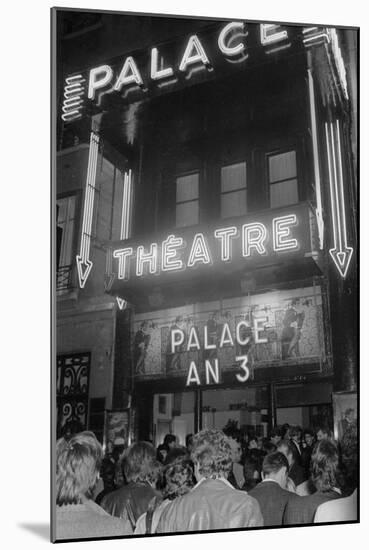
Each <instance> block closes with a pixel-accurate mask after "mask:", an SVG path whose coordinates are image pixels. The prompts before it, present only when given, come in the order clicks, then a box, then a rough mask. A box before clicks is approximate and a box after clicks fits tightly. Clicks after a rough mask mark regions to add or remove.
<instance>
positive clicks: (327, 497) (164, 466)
mask: <svg viewBox="0 0 369 550" xmlns="http://www.w3.org/2000/svg"><path fill="white" fill-rule="evenodd" d="M356 430H357V428H356V424H353V425H352V426H350V427H349V428H348V429H347V430H346V432H345V433H344V435H343V437H342V439H341V440H340V441H339V442H337V441H335V440H334V439H333V437H332V434H331V432H330V431H329V430H327V429H324V428H319V429H318V430H310V429H306V430H302V429H301V428H300V427H298V426H289V425H284V426H282V427H276V428H273V429H272V430H271V432H270V434H269V437H268V438H264V437H256V436H254V435H250V434H247V433H244V432H240V431H237V430H233V431H231V432H230V431H227V430H224V431H223V430H216V429H210V430H203V431H201V432H199V433H197V434H195V435H192V434H189V435H188V436H187V437H186V446H181V445H179V444H178V439H177V437H176V436H175V435H174V434H167V435H166V436H165V438H164V441H163V443H162V444H160V445H159V446H158V448H157V449H155V447H154V446H153V445H152V443H150V442H146V441H140V442H136V443H134V444H132V445H131V446H129V447H127V448H126V447H125V445H124V441H123V440H121V441H117V442H115V443H116V444H115V445H114V447H113V448H108V449H107V450H106V452H105V455H103V450H102V447H101V445H100V443H99V442H98V441H97V439H96V437H95V435H94V434H93V433H92V432H87V431H84V432H80V433H77V434H75V435H72V436H68V437H67V438H66V437H63V438H61V439H59V440H58V442H57V446H56V470H57V475H56V504H57V506H56V537H57V539H58V540H61V539H78V538H98V537H107V536H109V537H111V536H127V535H131V534H138V535H144V534H152V533H170V532H191V531H203V530H214V529H232V528H250V527H262V526H281V525H304V524H312V523H321V522H335V521H355V520H356V519H357V511H356V505H357V432H356Z"/></svg>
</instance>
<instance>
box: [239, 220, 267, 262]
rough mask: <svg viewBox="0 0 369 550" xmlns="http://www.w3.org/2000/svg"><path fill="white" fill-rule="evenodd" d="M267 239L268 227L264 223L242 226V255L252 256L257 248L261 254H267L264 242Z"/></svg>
mask: <svg viewBox="0 0 369 550" xmlns="http://www.w3.org/2000/svg"><path fill="white" fill-rule="evenodd" d="M266 237H267V232H266V227H265V225H264V224H262V223H258V222H255V223H248V224H245V225H243V226H242V255H243V256H245V257H248V256H251V249H252V248H255V249H256V251H257V252H258V253H259V254H266V249H265V246H264V241H265V239H266Z"/></svg>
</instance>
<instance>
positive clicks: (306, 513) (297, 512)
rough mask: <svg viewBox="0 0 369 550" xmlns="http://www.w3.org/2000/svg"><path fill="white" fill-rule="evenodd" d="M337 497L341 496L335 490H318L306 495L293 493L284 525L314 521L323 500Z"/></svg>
mask: <svg viewBox="0 0 369 550" xmlns="http://www.w3.org/2000/svg"><path fill="white" fill-rule="evenodd" d="M336 498H340V494H339V493H337V492H336V491H333V490H332V491H326V492H324V493H322V492H320V491H317V492H316V493H314V494H313V495H308V496H306V497H300V496H298V495H292V498H291V499H289V501H288V505H287V508H286V512H285V516H284V522H283V523H284V525H301V524H307V523H313V522H314V516H315V512H316V509H317V508H318V506H319V505H320V504H323V502H327V501H328V500H333V499H336Z"/></svg>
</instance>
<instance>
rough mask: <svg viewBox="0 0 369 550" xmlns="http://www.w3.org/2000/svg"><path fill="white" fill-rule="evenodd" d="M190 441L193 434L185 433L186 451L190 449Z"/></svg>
mask: <svg viewBox="0 0 369 550" xmlns="http://www.w3.org/2000/svg"><path fill="white" fill-rule="evenodd" d="M192 441H193V434H187V435H186V448H187V450H188V452H189V453H190V452H191V449H192Z"/></svg>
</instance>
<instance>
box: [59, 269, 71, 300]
mask: <svg viewBox="0 0 369 550" xmlns="http://www.w3.org/2000/svg"><path fill="white" fill-rule="evenodd" d="M71 288H72V266H71V265H63V266H60V267H59V268H58V271H57V274H56V292H57V293H58V294H63V293H65V292H67V291H68V290H70V289H71Z"/></svg>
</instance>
